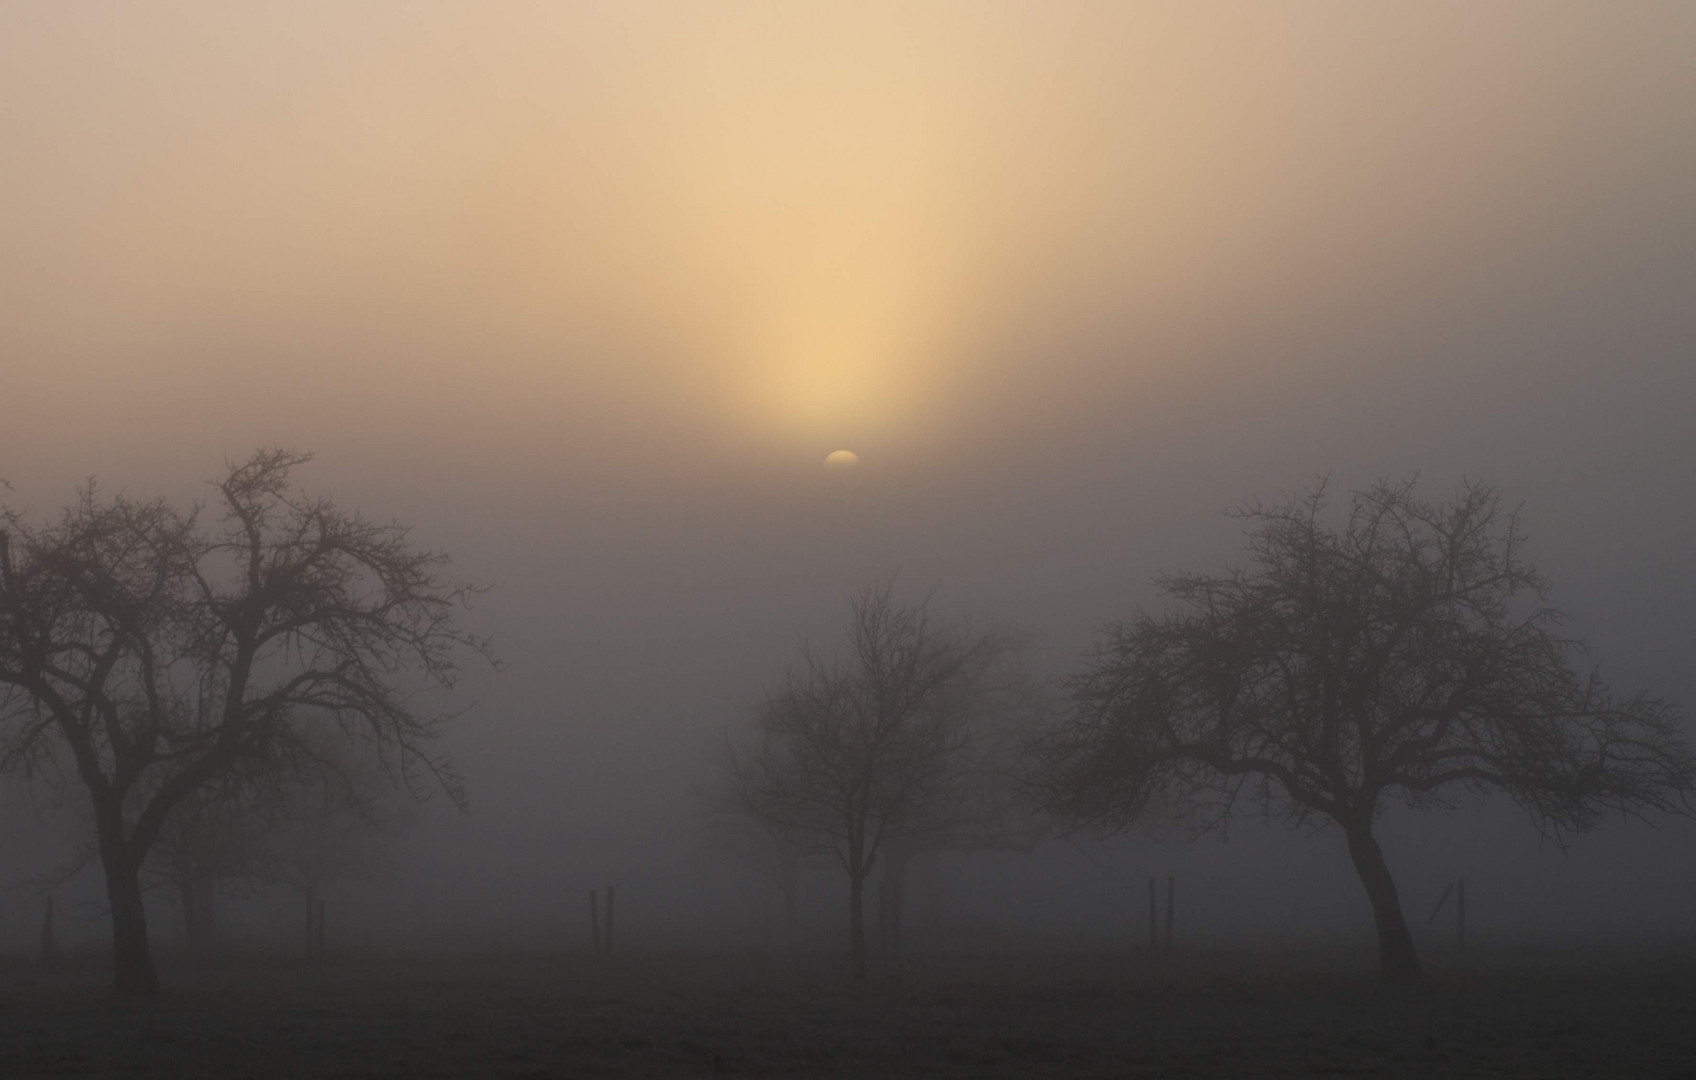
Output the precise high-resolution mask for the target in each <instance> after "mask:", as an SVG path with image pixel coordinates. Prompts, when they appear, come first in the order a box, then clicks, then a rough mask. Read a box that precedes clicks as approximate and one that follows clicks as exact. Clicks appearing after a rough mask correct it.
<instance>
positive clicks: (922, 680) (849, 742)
mask: <svg viewBox="0 0 1696 1080" xmlns="http://www.w3.org/2000/svg"><path fill="white" fill-rule="evenodd" d="M850 607H851V616H850V619H849V624H848V648H847V655H846V656H845V657H844V658H842V659H840V660H826V659H824V658H822V657H820V656H819V655H818V654H816V653H815V652H813V651H812V649H811V648H810V647H806V646H803V649H802V655H801V663H800V665H799V666H798V667H797V668H794V669H792V670H791V671H790V673H789V675H788V677H787V679H786V680H785V682H784V683H783V685H782V686H781V687H779V688H778V690H777V691H776V692H774V693H773V694H772V695H771V696H770V697H769V698H768V700H767V701H766V702H765V704H764V705H763V706H762V707H761V708H760V710H759V711H758V713H757V715H756V717H755V721H754V731H753V733H752V740H751V745H750V746H749V747H747V748H746V749H744V750H738V749H737V748H736V747H734V746H732V747H731V748H730V758H731V776H732V786H733V789H734V791H735V794H736V798H737V800H738V802H739V804H740V805H741V806H742V807H743V808H744V810H745V812H746V813H747V814H749V815H750V816H751V817H753V818H755V819H757V820H760V821H764V822H767V823H770V824H771V825H772V826H774V827H776V828H778V829H780V830H781V831H782V833H783V835H785V836H786V837H790V838H792V839H793V840H794V841H795V842H797V843H799V844H801V845H804V850H807V851H811V852H815V853H819V854H829V855H832V856H834V857H835V858H836V859H837V860H838V862H839V863H840V864H841V866H842V869H843V870H844V872H845V873H846V874H847V878H848V910H849V939H850V943H851V948H852V953H853V962H854V974H855V976H856V977H857V978H864V977H865V972H866V933H865V913H864V886H865V881H866V878H867V876H868V875H869V874H870V873H871V872H872V868H873V866H874V865H875V864H876V862H877V859H878V856H879V854H880V853H881V852H882V851H883V850H884V848H885V845H886V844H887V843H888V842H889V841H890V840H891V839H892V838H894V837H898V836H900V835H902V834H903V832H904V831H905V830H906V829H907V828H908V827H909V826H910V825H913V824H916V823H918V822H923V821H931V820H935V819H936V817H937V816H938V815H939V814H940V813H942V808H943V807H944V806H946V805H948V804H949V803H951V802H953V801H954V800H956V799H957V798H958V797H959V792H958V785H959V782H960V776H959V773H958V771H957V768H956V766H957V764H958V761H959V759H960V756H961V755H962V753H963V752H964V751H965V749H966V748H967V746H968V745H969V744H970V735H971V728H970V724H969V719H970V716H971V712H970V710H971V708H972V707H973V705H974V702H975V697H974V695H972V694H970V693H968V692H966V688H967V687H968V686H970V685H971V684H972V683H973V682H974V681H975V680H976V679H977V678H978V677H979V676H980V675H981V673H982V671H983V670H984V669H985V667H986V666H987V665H988V664H990V663H991V662H992V661H993V660H994V659H995V658H996V657H997V656H999V655H1000V654H1001V652H1002V651H1003V650H1004V648H1005V644H1004V642H1003V641H1002V640H1001V639H1000V638H999V637H997V636H994V635H979V636H968V635H965V634H961V633H952V632H949V631H946V630H944V629H942V628H939V627H938V626H936V625H935V624H934V623H933V622H932V621H931V619H930V617H929V615H928V612H927V609H926V604H924V603H920V604H916V605H911V606H906V605H902V604H899V603H897V602H896V600H895V599H894V596H893V587H892V586H890V585H884V586H882V587H875V588H867V589H864V590H862V591H861V592H860V593H858V594H856V595H855V596H854V597H853V599H852V600H851V602H850Z"/></svg>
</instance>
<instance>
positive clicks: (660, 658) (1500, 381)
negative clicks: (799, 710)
mask: <svg viewBox="0 0 1696 1080" xmlns="http://www.w3.org/2000/svg"><path fill="white" fill-rule="evenodd" d="M1692 57H1696V5H1692V4H1689V3H1685V2H1669V3H1629V2H1616V3H1599V2H1598V3H1593V4H1566V3H1555V2H1552V0H1540V2H1535V3H1524V4H1513V3H1489V4H1478V3H1455V4H1441V3H1403V4H1390V3H1342V2H1337V3H1286V4H1270V3H1241V4H1204V3H1188V2H1187V3H1175V2H1174V3H1169V4H1134V3H1129V2H1114V3H1100V4H1086V3H1074V4H1052V3H1043V4H1037V3H1017V4H1011V3H1009V4H995V3H986V2H971V3H958V4H945V3H933V4H916V3H911V2H906V3H891V4H884V5H879V4H860V3H856V4H847V3H843V4H838V5H827V4H823V3H818V4H813V3H806V4H803V3H793V4H780V3H761V4H731V3H710V4H684V3H666V4H639V3H630V2H616V3H600V4H590V3H583V4H552V3H548V4H542V3H538V4H523V3H516V2H514V3H501V4H472V3H426V2H412V3H406V4H400V3H393V4H376V3H369V4H360V3H346V2H336V3H323V4H309V3H304V2H293V0H291V2H287V3H282V2H279V3H211V2H208V3H166V2H148V3H133V2H120V0H89V2H70V0H52V2H42V3H26V2H21V0H5V2H3V3H0V154H3V155H4V156H3V159H0V477H5V478H7V479H9V480H10V481H11V483H12V484H13V487H14V492H13V498H14V501H16V502H19V503H21V504H23V505H26V506H32V507H36V508H37V509H43V510H44V509H49V508H51V507H54V506H56V505H58V504H59V503H61V502H62V501H64V499H65V498H66V497H67V495H68V493H69V490H70V488H71V485H73V484H74V483H75V482H77V481H78V480H80V479H81V478H83V477H86V476H88V475H91V474H98V475H99V476H101V477H102V478H104V479H105V480H106V482H107V483H108V485H109V486H113V487H123V488H127V489H129V490H132V491H136V492H138V493H153V492H158V491H169V492H172V493H176V494H180V495H192V494H194V493H196V492H197V491H198V490H199V488H198V485H199V484H200V483H201V482H202V481H203V480H204V479H205V478H207V477H210V476H211V475H212V474H214V473H215V472H216V471H217V470H218V469H219V467H220V464H221V462H222V461H223V460H225V459H226V458H227V457H241V456H244V455H245V454H246V453H247V452H249V451H250V450H251V449H253V448H254V447H255V446H258V445H262V444H273V443H280V444H285V445H291V446H296V447H303V448H310V449H312V450H315V451H316V452H317V453H318V455H319V463H318V464H317V465H316V466H314V468H313V470H312V471H311V472H309V473H308V474H306V475H304V476H303V480H305V481H306V482H307V483H308V484H309V486H312V487H314V488H315V489H317V490H331V491H334V493H335V494H336V495H337V497H338V498H340V499H342V500H343V501H345V502H348V503H352V504H356V505H359V506H361V507H364V508H365V509H367V510H368V511H369V512H371V513H372V514H374V515H375V516H379V517H390V516H394V517H398V518H401V519H402V520H406V521H411V522H415V523H417V525H418V527H419V537H420V540H421V541H422V542H425V543H427V544H429V545H431V546H436V547H443V548H446V549H447V550H449V551H451V552H452V553H454V554H455V556H456V557H457V558H458V565H459V566H460V567H461V568H462V570H463V571H464V572H465V573H466V574H467V575H469V576H472V577H475V578H477V579H478V580H482V581H488V582H491V583H492V584H493V585H494V586H495V588H494V591H493V592H492V593H491V594H490V596H489V597H488V599H487V602H486V603H485V604H484V606H483V609H482V612H481V614H480V616H479V618H480V619H481V620H482V621H483V622H486V623H487V624H488V626H489V627H490V628H491V629H492V630H493V631H494V632H495V633H496V634H497V636H498V638H499V639H500V641H501V643H502V647H503V651H504V652H505V653H506V654H507V655H508V656H509V657H510V658H511V659H512V661H513V666H512V670H511V672H510V673H509V674H507V675H506V676H504V677H502V678H501V679H499V680H493V679H490V680H478V681H477V683H476V686H475V687H474V689H475V691H476V694H477V695H478V701H479V702H480V705H479V708H478V711H477V712H476V713H474V714H473V717H474V718H473V719H472V720H470V721H468V722H467V723H466V724H465V725H464V726H463V729H462V731H461V733H460V735H459V736H458V737H457V738H456V743H455V750H456V753H458V754H459V755H460V756H461V757H462V758H463V759H465V760H466V762H467V766H468V769H469V771H471V773H472V779H473V785H474V800H476V801H477V804H478V811H477V818H476V820H477V821H478V823H479V824H478V825H476V826H475V827H476V828H478V829H484V830H487V831H488V835H498V836H502V837H509V838H511V837H517V838H518V839H515V840H514V841H513V842H514V843H520V842H528V843H532V844H533V845H534V846H535V847H536V848H538V849H541V848H546V847H547V846H548V845H549V844H554V843H556V841H557V842H559V843H567V842H575V843H580V844H584V845H589V844H592V843H593V842H594V841H593V840H592V838H593V837H595V836H599V835H602V834H603V833H604V832H605V830H607V829H614V831H617V830H623V832H622V833H621V834H620V835H635V834H638V833H640V832H641V830H642V829H644V828H648V827H649V826H647V825H644V824H643V822H644V821H648V820H649V819H650V818H652V819H653V820H659V819H660V818H664V817H665V815H664V813H662V812H661V811H659V810H655V811H653V814H652V815H649V816H648V817H645V816H644V815H648V814H649V811H648V810H647V809H644V808H646V807H650V806H655V805H658V804H659V802H661V801H663V800H660V799H659V798H658V795H657V793H658V792H664V791H673V790H675V788H676V787H677V785H678V783H679V781H678V777H679V776H681V775H683V774H684V772H686V770H687V765H686V762H687V760H688V758H689V755H690V754H692V753H694V752H695V748H696V747H697V746H698V745H699V741H700V740H702V739H705V738H709V737H710V736H711V734H712V733H713V732H714V731H717V730H721V729H722V728H723V726H724V725H725V724H727V723H731V722H734V721H735V720H736V719H737V718H738V717H739V716H741V715H742V713H743V711H744V710H745V708H746V706H747V704H748V703H749V702H751V701H752V700H754V699H755V697H757V695H758V693H759V690H760V687H761V685H762V683H763V682H764V681H766V680H769V679H770V678H772V677H773V676H774V675H775V674H777V673H778V672H780V671H781V669H782V666H783V664H784V662H785V660H786V658H787V656H788V653H789V650H790V649H791V647H792V645H793V643H794V640H795V635H796V633H797V631H809V632H820V631H821V630H823V629H826V628H829V627H831V626H833V625H834V621H835V619H836V617H837V615H838V614H839V609H840V607H841V603H840V601H841V599H842V597H843V596H844V595H845V593H846V592H847V591H848V590H849V589H851V588H852V587H854V586H855V585H857V584H861V583H863V582H865V581H868V580H870V579H872V578H875V577H878V576H882V575H887V574H890V573H893V572H895V571H897V570H899V571H900V572H901V574H902V576H903V579H904V580H906V581H910V582H913V583H914V584H915V585H928V584H931V583H936V582H940V583H941V585H942V591H941V592H940V593H939V603H942V604H944V605H945V606H947V607H948V608H949V610H950V611H957V612H962V613H965V614H967V615H970V616H972V617H975V618H979V619H995V620H1008V621H1016V622H1018V623H1020V624H1022V625H1024V626H1026V627H1028V628H1030V629H1032V630H1036V631H1040V632H1042V633H1044V634H1046V635H1047V640H1048V641H1049V642H1050V649H1051V654H1052V655H1051V658H1052V660H1053V663H1054V664H1055V665H1056V666H1058V667H1062V668H1063V667H1064V666H1065V665H1066V664H1067V663H1069V662H1070V659H1071V657H1073V656H1074V655H1075V654H1076V652H1077V650H1078V649H1079V648H1081V647H1082V646H1083V645H1084V643H1085V642H1086V641H1087V638H1088V635H1089V633H1090V631H1091V630H1092V629H1093V628H1094V627H1095V626H1097V625H1099V624H1100V623H1101V622H1102V621H1103V620H1105V619H1108V618H1111V617H1114V616H1115V615H1121V614H1125V613H1127V612H1129V611H1130V610H1131V609H1132V607H1133V606H1134V605H1136V604H1138V603H1145V602H1148V601H1149V600H1150V599H1151V593H1150V591H1149V589H1148V587H1147V583H1148V581H1149V579H1150V577H1151V576H1152V575H1154V574H1156V573H1158V572H1161V571H1165V570H1172V569H1179V568H1183V567H1186V566H1195V567H1197V568H1206V567H1209V566H1214V565H1218V564H1219V562H1220V561H1221V560H1223V559H1225V558H1228V557H1229V554H1230V552H1231V551H1232V550H1233V549H1234V547H1235V544H1236V534H1235V530H1234V526H1232V525H1231V524H1230V523H1229V522H1226V521H1225V520H1224V519H1222V518H1221V517H1220V515H1219V512H1220V511H1221V510H1222V509H1224V508H1226V507H1229V506H1232V505H1235V504H1238V503H1240V502H1241V501H1243V500H1245V499H1247V498H1250V497H1253V496H1267V497H1276V496H1277V495H1278V493H1280V492H1282V491H1288V490H1292V489H1295V488H1298V487H1300V486H1301V485H1302V484H1304V483H1306V482H1307V481H1309V480H1310V478H1312V477H1313V476H1315V475H1317V474H1319V473H1321V472H1325V471H1332V472H1334V474H1335V476H1336V477H1337V482H1338V484H1339V485H1340V486H1342V487H1345V488H1346V487H1348V486H1352V485H1358V484H1362V483H1365V482H1367V481H1369V480H1370V479H1372V478H1373V477H1374V476H1377V475H1380V474H1391V475H1407V474H1411V473H1415V472H1418V473H1421V474H1422V475H1424V476H1425V477H1427V478H1428V480H1429V482H1430V483H1431V484H1432V486H1433V488H1434V489H1435V491H1439V492H1440V491H1441V490H1442V489H1443V488H1445V487H1447V486H1448V485H1450V484H1452V483H1453V482H1454V481H1455V480H1456V479H1457V478H1458V477H1460V476H1462V475H1469V476H1478V477H1483V478H1485V479H1490V480H1494V481H1496V482H1498V483H1500V484H1502V485H1503V486H1504V487H1505V489H1506V490H1507V492H1508V494H1509V496H1510V498H1513V499H1516V500H1517V499H1524V500H1525V501H1526V504H1527V514H1528V520H1529V521H1530V523H1531V526H1532V531H1533V534H1534V546H1533V551H1534V554H1536V555H1537V556H1539V557H1540V558H1541V561H1542V562H1543V563H1544V565H1545V567H1546V568H1547V569H1548V570H1549V571H1550V572H1551V575H1552V576H1554V577H1555V579H1556V584H1557V586H1558V592H1557V600H1559V601H1561V602H1563V603H1565V604H1566V605H1567V606H1569V607H1571V608H1572V609H1573V610H1574V612H1575V613H1576V614H1577V615H1578V616H1579V626H1580V627H1581V629H1582V630H1583V631H1584V632H1586V633H1588V634H1590V635H1591V636H1592V637H1593V638H1594V639H1595V641H1596V645H1597V655H1598V657H1599V658H1600V659H1601V660H1603V661H1604V662H1606V663H1607V665H1608V669H1609V671H1611V672H1613V673H1614V674H1615V677H1616V681H1619V682H1621V683H1624V684H1628V685H1629V686H1630V687H1631V688H1636V687H1638V686H1641V687H1644V688H1646V689H1650V690H1652V691H1654V692H1657V693H1670V694H1678V695H1680V696H1682V697H1683V698H1684V699H1685V700H1693V699H1696V677H1693V676H1692V674H1691V671H1692V663H1691V660H1692V656H1693V655H1696V610H1693V609H1696V569H1693V564H1696V479H1693V477H1696V468H1693V467H1692V456H1693V454H1692V452H1693V450H1696V436H1693V435H1692V434H1691V431H1692V425H1691V420H1690V411H1691V404H1692V402H1696V302H1693V297H1696V198H1693V197H1692V193H1693V192H1696V62H1693V61H1692ZM839 448H847V449H852V450H854V451H856V452H858V453H859V454H860V456H861V458H862V464H861V466H860V467H859V468H858V469H857V470H854V471H852V472H849V473H826V472H825V471H824V470H823V469H822V468H821V464H820V463H821V461H822V459H823V457H824V455H825V454H826V453H828V452H829V451H832V450H835V449H839ZM654 815H657V817H656V816H654ZM614 820H616V822H617V825H616V829H615V827H614V824H613V822H614ZM667 820H669V819H667ZM562 821H563V822H566V824H561V822H562ZM467 827H468V828H469V827H471V826H467ZM653 828H655V829H658V828H659V826H653ZM562 830H563V832H564V833H567V834H569V836H568V838H567V840H565V841H561V840H559V837H560V836H561V834H562ZM597 830H600V831H599V832H598V831H597ZM1681 835H1682V834H1681ZM526 838H527V839H526ZM1393 856H1394V853H1393V852H1392V857H1393ZM491 858H492V856H491ZM515 858H516V857H515ZM607 858H609V859H612V858H614V857H613V856H608V857H607ZM616 858H624V859H625V860H626V862H628V861H629V860H630V859H633V858H636V856H631V855H628V854H625V855H619V856H617V857H616ZM502 872H506V871H502ZM489 873H491V874H493V873H496V871H495V870H493V869H491V870H489ZM1363 910H1364V909H1363Z"/></svg>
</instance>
